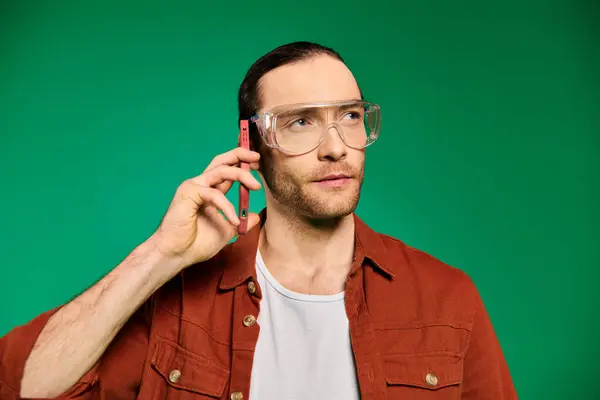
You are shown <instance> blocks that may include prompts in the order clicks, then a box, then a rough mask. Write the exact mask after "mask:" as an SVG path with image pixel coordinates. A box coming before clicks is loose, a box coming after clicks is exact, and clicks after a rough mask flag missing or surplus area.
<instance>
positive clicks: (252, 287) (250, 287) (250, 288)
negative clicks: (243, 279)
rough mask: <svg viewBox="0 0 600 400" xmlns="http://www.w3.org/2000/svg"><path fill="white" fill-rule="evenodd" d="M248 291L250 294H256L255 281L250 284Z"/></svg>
mask: <svg viewBox="0 0 600 400" xmlns="http://www.w3.org/2000/svg"><path fill="white" fill-rule="evenodd" d="M248 291H249V292H250V294H254V293H256V284H255V283H254V282H253V281H250V282H248Z"/></svg>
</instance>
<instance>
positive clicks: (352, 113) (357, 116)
mask: <svg viewBox="0 0 600 400" xmlns="http://www.w3.org/2000/svg"><path fill="white" fill-rule="evenodd" d="M344 118H346V119H350V120H354V119H361V118H362V115H361V114H360V113H359V112H358V111H350V112H348V113H346V115H344Z"/></svg>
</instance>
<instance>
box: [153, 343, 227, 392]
mask: <svg viewBox="0 0 600 400" xmlns="http://www.w3.org/2000/svg"><path fill="white" fill-rule="evenodd" d="M152 367H153V368H154V370H155V371H156V372H157V373H158V374H159V375H160V376H161V377H162V379H159V380H161V381H162V382H161V384H160V385H159V386H160V387H159V388H157V390H156V391H155V393H156V397H155V398H157V399H169V400H175V399H177V400H188V399H189V400H192V399H193V400H199V399H220V398H222V397H223V393H224V392H225V388H226V387H227V383H228V382H229V375H230V371H229V369H227V368H225V367H223V366H221V365H218V364H216V363H215V362H213V361H210V360H208V359H206V358H204V357H201V356H199V355H197V354H194V353H191V352H189V351H187V350H185V349H183V348H181V347H180V346H178V345H176V344H175V343H171V342H169V341H166V340H162V339H159V340H158V341H157V344H156V350H155V352H154V355H153V357H152Z"/></svg>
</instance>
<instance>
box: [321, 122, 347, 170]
mask: <svg viewBox="0 0 600 400" xmlns="http://www.w3.org/2000/svg"><path fill="white" fill-rule="evenodd" d="M341 135H342V133H341V132H340V131H338V128H337V127H336V126H335V125H331V126H329V127H328V128H327V131H326V132H325V137H324V138H323V142H321V145H320V146H319V149H318V156H319V160H321V161H326V160H328V161H339V160H343V159H344V158H346V155H347V154H348V147H347V146H346V144H345V143H344V141H343V140H342V136H341Z"/></svg>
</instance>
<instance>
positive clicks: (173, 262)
mask: <svg viewBox="0 0 600 400" xmlns="http://www.w3.org/2000/svg"><path fill="white" fill-rule="evenodd" d="M134 253H137V254H138V255H139V257H141V258H144V259H145V260H146V262H145V263H144V264H145V265H147V266H149V267H150V268H151V270H152V271H153V273H157V275H159V276H163V278H164V280H165V281H168V280H169V279H171V278H172V277H173V276H175V275H177V273H179V271H181V270H182V269H183V267H184V265H183V260H182V259H181V257H179V256H177V255H174V254H172V253H168V252H165V251H164V250H163V249H162V248H161V246H160V241H159V238H158V237H157V236H156V235H152V236H150V237H149V238H148V239H147V240H146V241H145V242H143V243H142V244H140V245H139V246H138V247H137V248H136V249H135V250H134Z"/></svg>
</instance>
